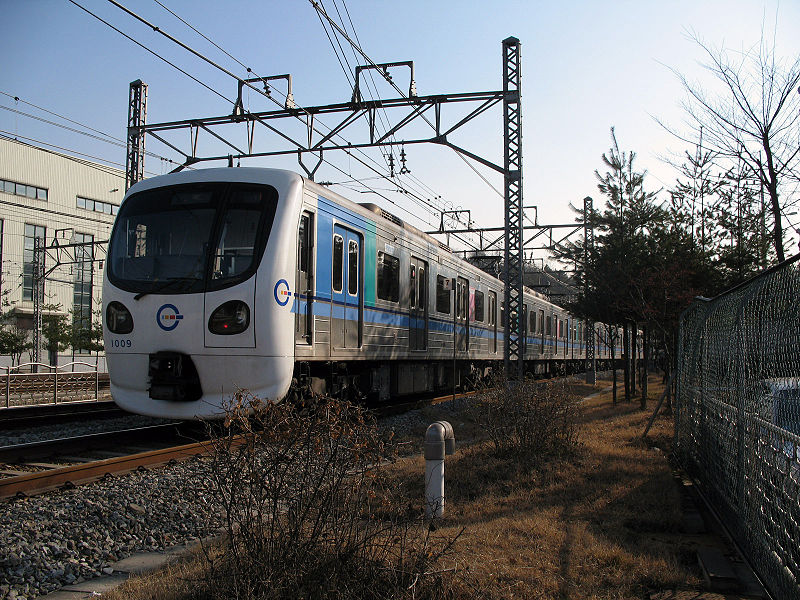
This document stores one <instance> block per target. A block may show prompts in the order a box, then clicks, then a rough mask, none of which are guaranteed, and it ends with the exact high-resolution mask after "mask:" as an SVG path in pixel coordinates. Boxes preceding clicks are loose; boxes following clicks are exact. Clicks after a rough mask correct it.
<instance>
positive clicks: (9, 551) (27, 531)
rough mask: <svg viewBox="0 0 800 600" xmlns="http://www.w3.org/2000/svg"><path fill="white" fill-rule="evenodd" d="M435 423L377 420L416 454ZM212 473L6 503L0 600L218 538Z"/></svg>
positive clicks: (87, 427) (44, 433)
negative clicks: (145, 554)
mask: <svg viewBox="0 0 800 600" xmlns="http://www.w3.org/2000/svg"><path fill="white" fill-rule="evenodd" d="M462 402H463V401H461V400H456V401H455V402H454V403H453V402H445V403H443V404H440V405H437V409H439V410H442V409H443V410H444V411H445V413H448V412H451V413H452V414H453V416H454V417H455V415H456V414H457V413H458V411H460V410H461V409H462V408H463V405H462ZM160 422H165V421H162V420H158V419H150V418H149V417H137V416H130V417H123V418H121V419H110V420H105V421H89V422H85V423H76V424H70V425H60V426H52V427H51V426H46V427H39V428H36V430H30V431H28V432H24V433H23V432H11V433H8V432H0V445H6V444H12V443H25V442H30V441H38V440H41V439H52V438H53V437H68V436H73V435H82V434H84V433H89V431H95V430H98V431H108V430H119V429H127V428H129V427H137V426H142V425H149V424H157V423H160ZM429 424H430V418H429V417H426V415H425V414H424V412H423V411H421V410H412V411H409V412H406V413H403V414H399V415H394V416H391V417H385V418H383V419H381V420H380V422H379V426H380V427H381V428H383V429H385V430H386V429H390V430H394V431H395V432H396V433H397V434H399V436H400V437H401V438H405V439H407V440H409V441H408V442H407V446H408V447H407V450H408V451H410V452H415V451H418V450H419V448H420V447H421V445H422V438H421V437H420V436H421V434H422V433H424V431H425V428H426V427H427V426H428V425H429ZM417 438H419V444H417V443H416V439H417ZM11 440H15V441H11ZM209 468H210V461H209V460H208V459H198V458H195V459H192V460H190V461H187V462H183V463H179V464H177V465H172V466H168V467H164V468H156V469H153V470H151V471H137V472H133V473H127V474H123V475H119V476H115V477H113V478H111V477H109V478H107V479H105V480H102V481H98V482H96V483H92V484H89V485H84V486H79V487H77V488H75V489H72V490H59V491H57V492H52V493H48V494H44V495H40V496H34V497H32V498H19V499H13V500H10V501H7V502H2V503H0V600H12V599H13V600H21V599H23V598H36V597H38V596H40V595H43V594H47V593H49V592H51V591H54V590H56V589H58V588H60V587H62V586H64V585H69V584H73V583H81V582H82V581H85V580H87V579H91V578H93V577H99V576H101V575H103V574H110V573H111V572H112V570H113V568H112V566H111V565H112V564H113V563H114V562H116V561H118V560H122V559H123V558H126V557H127V556H130V555H131V554H135V553H139V552H159V551H164V550H167V549H169V548H171V547H172V546H175V545H179V544H186V543H191V542H193V541H196V540H198V539H199V538H201V537H205V536H208V535H212V534H215V533H216V532H218V531H219V529H220V528H221V527H222V525H223V523H222V518H221V513H220V511H219V507H217V506H215V504H214V501H213V496H212V494H211V492H210V490H209V485H208V482H209V480H210V475H209Z"/></svg>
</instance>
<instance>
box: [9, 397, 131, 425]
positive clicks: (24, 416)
mask: <svg viewBox="0 0 800 600" xmlns="http://www.w3.org/2000/svg"><path fill="white" fill-rule="evenodd" d="M128 414H130V413H127V412H125V411H124V410H122V409H121V408H119V407H118V406H117V405H116V404H114V402H113V401H111V400H79V401H74V402H73V401H69V402H59V403H58V404H23V405H20V406H11V407H9V408H2V409H0V431H4V430H8V429H19V428H22V427H33V426H37V425H44V424H48V423H64V422H68V421H75V420H78V419H81V418H83V417H91V418H93V419H96V418H106V417H118V416H124V415H128Z"/></svg>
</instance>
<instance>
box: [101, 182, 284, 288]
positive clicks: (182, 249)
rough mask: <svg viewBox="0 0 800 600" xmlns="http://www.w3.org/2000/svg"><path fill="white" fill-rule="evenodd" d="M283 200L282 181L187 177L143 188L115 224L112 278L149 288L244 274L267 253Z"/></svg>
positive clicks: (225, 281)
mask: <svg viewBox="0 0 800 600" xmlns="http://www.w3.org/2000/svg"><path fill="white" fill-rule="evenodd" d="M277 203H278V193H277V191H276V190H275V188H273V187H271V186H264V185H258V186H256V185H248V184H225V183H213V184H211V183H205V184H186V185H179V186H171V187H166V188H157V189H153V190H146V191H143V192H140V193H138V194H135V195H133V196H131V197H129V198H128V199H127V200H125V202H124V203H123V204H122V207H121V208H120V211H119V214H118V215H117V219H116V222H115V224H114V231H113V233H112V235H111V242H110V244H109V250H108V254H109V265H108V277H109V280H110V281H111V283H113V284H114V285H116V286H117V287H120V288H122V289H124V290H128V291H132V292H139V293H141V294H150V293H162V292H163V293H173V294H174V293H177V294H186V293H192V292H203V291H208V290H216V289H221V288H225V287H229V286H231V285H235V284H236V283H239V282H240V281H244V280H245V279H247V278H248V277H250V276H251V275H252V274H253V273H254V272H255V270H256V268H257V267H258V264H259V262H260V261H261V255H262V254H263V252H264V247H265V246H266V243H267V239H268V238H269V232H270V229H271V228H272V221H273V219H274V217H275V209H276V206H277Z"/></svg>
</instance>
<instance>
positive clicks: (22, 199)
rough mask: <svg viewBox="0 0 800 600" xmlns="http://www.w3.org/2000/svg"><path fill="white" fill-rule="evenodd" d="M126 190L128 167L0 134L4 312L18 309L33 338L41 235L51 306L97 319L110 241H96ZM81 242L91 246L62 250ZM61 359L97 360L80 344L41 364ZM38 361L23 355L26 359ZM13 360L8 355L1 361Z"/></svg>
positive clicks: (104, 236) (0, 294) (103, 237)
mask: <svg viewBox="0 0 800 600" xmlns="http://www.w3.org/2000/svg"><path fill="white" fill-rule="evenodd" d="M124 189H125V173H124V172H123V171H120V170H117V169H113V168H111V167H107V166H105V165H100V164H96V163H92V162H89V161H86V160H82V159H79V158H75V157H71V156H67V155H64V154H59V153H57V152H52V151H50V150H45V149H42V148H38V147H35V146H31V145H29V144H25V143H22V142H19V141H16V140H13V139H10V138H7V137H2V136H0V298H2V303H3V305H2V306H0V312H4V313H5V312H8V311H12V314H13V317H14V320H15V322H16V323H17V324H19V326H21V327H23V328H25V329H28V330H30V331H31V337H32V333H33V323H34V319H33V316H34V299H33V296H34V289H33V274H34V261H33V257H34V244H35V241H34V240H35V239H36V238H38V239H39V240H40V242H39V244H40V246H41V247H43V248H44V252H43V255H44V272H45V273H46V278H45V282H44V300H43V306H46V307H48V308H47V310H49V311H51V312H57V313H61V314H65V315H68V318H69V319H74V318H82V319H84V320H85V319H88V318H91V319H92V320H93V321H94V322H97V320H98V319H100V314H99V310H100V308H101V306H102V302H101V292H102V268H103V263H104V259H105V250H106V244H105V243H98V244H93V245H91V244H89V242H105V241H107V240H108V238H109V236H110V234H111V225H112V223H113V222H114V217H115V215H116V213H117V209H118V208H119V204H120V202H121V200H122V197H123V195H124ZM76 243H81V244H83V245H82V246H78V247H76V246H72V247H68V248H57V247H56V246H62V247H63V246H64V245H65V244H76ZM84 322H85V321H84ZM56 358H57V359H58V363H59V364H64V363H67V362H71V361H73V360H85V361H86V362H91V363H92V364H94V360H95V356H94V354H90V353H87V352H86V351H82V350H81V349H80V348H69V349H67V350H66V351H64V352H61V353H59V354H58V357H56V356H53V355H49V356H48V352H47V351H46V350H44V349H42V350H40V358H39V360H40V362H44V363H49V364H53V362H54V361H55V360H56ZM30 359H31V356H30V355H26V354H23V355H22V362H28V361H30ZM10 362H11V359H10V357H9V356H0V366H5V365H8V364H10ZM100 367H101V369H104V360H103V358H102V353H101V356H100Z"/></svg>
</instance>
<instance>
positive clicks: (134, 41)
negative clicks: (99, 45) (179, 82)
mask: <svg viewBox="0 0 800 600" xmlns="http://www.w3.org/2000/svg"><path fill="white" fill-rule="evenodd" d="M67 1H68V2H70V3H72V4H74V5H75V6H77V7H78V8H80V9H81V10H82V11H84V12H86V13H88V14H90V15H91V16H93V17H94V18H95V19H97V20H98V21H100V22H101V23H103V24H105V25H107V26H108V27H110V28H111V29H113V30H114V31H116V32H117V33H118V34H120V35H121V36H123V37H125V38H127V39H129V40H130V41H132V42H133V43H134V44H136V45H137V46H139V47H140V48H142V49H144V50H146V51H147V52H149V53H150V54H152V55H153V56H155V57H156V58H158V59H159V60H163V61H164V62H165V63H167V64H168V65H169V66H170V67H172V68H173V69H176V70H177V71H180V72H181V73H183V74H184V75H186V76H187V77H188V78H189V79H191V80H192V81H194V82H196V83H199V84H200V85H201V86H203V87H204V88H206V89H207V90H208V91H210V92H212V93H213V94H216V95H217V96H219V97H220V98H222V99H223V100H225V101H226V102H229V103H230V104H235V102H234V101H233V100H231V99H230V98H226V97H225V96H224V95H223V94H220V93H219V92H218V91H217V90H215V89H214V88H212V87H211V86H210V85H208V84H206V83H203V82H202V81H200V80H199V79H198V78H197V77H195V76H194V75H190V74H189V73H188V72H186V71H184V70H183V69H181V68H180V67H179V66H178V65H176V64H175V63H173V62H170V61H169V60H167V59H166V58H164V57H163V56H161V55H160V54H158V53H157V52H155V51H153V50H151V49H150V48H148V47H147V46H145V45H144V44H142V43H141V42H138V41H137V40H135V39H133V38H132V37H131V36H129V35H128V34H127V33H125V32H123V31H121V30H120V29H117V28H116V27H114V26H113V25H112V24H111V23H109V22H108V21H106V20H105V19H103V18H102V17H100V16H98V15H96V14H94V13H93V12H92V11H90V10H89V9H88V8H86V7H84V6H81V5H80V4H78V3H77V2H76V1H75V0H67ZM237 79H238V78H237Z"/></svg>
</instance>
